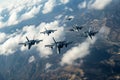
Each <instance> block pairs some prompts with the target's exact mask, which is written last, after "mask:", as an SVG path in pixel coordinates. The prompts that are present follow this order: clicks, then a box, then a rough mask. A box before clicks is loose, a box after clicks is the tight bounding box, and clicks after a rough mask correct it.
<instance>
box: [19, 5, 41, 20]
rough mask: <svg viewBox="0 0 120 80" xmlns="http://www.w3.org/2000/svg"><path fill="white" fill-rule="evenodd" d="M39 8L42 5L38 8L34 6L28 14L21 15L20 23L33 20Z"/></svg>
mask: <svg viewBox="0 0 120 80" xmlns="http://www.w3.org/2000/svg"><path fill="white" fill-rule="evenodd" d="M41 7H42V5H40V6H38V7H36V6H34V7H33V8H32V9H31V10H30V11H29V12H26V13H25V14H23V15H22V16H21V20H20V21H23V20H27V19H30V18H33V17H34V16H35V15H36V14H38V13H39V11H40V8H41Z"/></svg>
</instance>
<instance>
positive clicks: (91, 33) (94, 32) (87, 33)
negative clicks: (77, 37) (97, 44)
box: [84, 29, 98, 39]
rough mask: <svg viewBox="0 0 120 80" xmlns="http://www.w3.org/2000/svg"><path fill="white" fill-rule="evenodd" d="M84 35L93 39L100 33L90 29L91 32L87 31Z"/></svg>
mask: <svg viewBox="0 0 120 80" xmlns="http://www.w3.org/2000/svg"><path fill="white" fill-rule="evenodd" d="M84 33H85V34H86V36H87V37H90V38H91V39H92V36H95V35H96V34H97V33H98V31H92V30H90V29H89V31H86V32H84Z"/></svg>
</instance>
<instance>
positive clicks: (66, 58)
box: [61, 38, 96, 65]
mask: <svg viewBox="0 0 120 80" xmlns="http://www.w3.org/2000/svg"><path fill="white" fill-rule="evenodd" d="M95 41H96V39H95V38H94V39H93V40H90V39H89V38H87V39H86V40H85V41H84V42H82V43H80V44H79V45H78V46H75V47H72V48H71V49H70V50H68V51H67V52H66V53H64V55H63V57H62V60H61V65H64V64H73V63H74V61H75V60H77V59H79V58H83V57H85V56H86V55H88V54H89V52H90V51H89V48H90V46H91V45H92V44H94V43H95Z"/></svg>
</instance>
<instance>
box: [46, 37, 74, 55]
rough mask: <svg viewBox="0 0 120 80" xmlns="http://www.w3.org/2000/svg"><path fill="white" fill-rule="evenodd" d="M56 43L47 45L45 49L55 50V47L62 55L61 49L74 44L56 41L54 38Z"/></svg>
mask: <svg viewBox="0 0 120 80" xmlns="http://www.w3.org/2000/svg"><path fill="white" fill-rule="evenodd" d="M53 41H54V43H52V44H50V45H45V47H50V48H51V49H53V47H54V46H55V47H56V48H57V53H58V54H60V52H61V48H63V47H64V46H65V47H67V46H68V45H69V44H72V43H73V42H72V41H71V42H67V41H56V40H55V39H54V38H53Z"/></svg>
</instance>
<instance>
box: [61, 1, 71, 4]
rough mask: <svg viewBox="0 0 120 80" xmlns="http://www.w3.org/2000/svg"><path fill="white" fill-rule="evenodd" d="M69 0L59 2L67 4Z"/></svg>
mask: <svg viewBox="0 0 120 80" xmlns="http://www.w3.org/2000/svg"><path fill="white" fill-rule="evenodd" d="M69 1H70V0H60V2H61V3H63V4H67V3H68V2H69Z"/></svg>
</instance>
